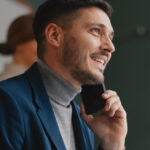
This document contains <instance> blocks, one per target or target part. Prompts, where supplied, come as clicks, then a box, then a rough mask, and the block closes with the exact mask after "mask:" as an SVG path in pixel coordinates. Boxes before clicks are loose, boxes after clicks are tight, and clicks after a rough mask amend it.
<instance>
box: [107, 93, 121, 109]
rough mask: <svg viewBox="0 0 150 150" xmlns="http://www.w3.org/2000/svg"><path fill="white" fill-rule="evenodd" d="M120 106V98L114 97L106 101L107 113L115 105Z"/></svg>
mask: <svg viewBox="0 0 150 150" xmlns="http://www.w3.org/2000/svg"><path fill="white" fill-rule="evenodd" d="M115 103H116V104H117V103H118V104H120V98H119V96H117V95H116V96H112V97H110V98H109V99H107V100H106V104H105V108H104V110H105V111H109V110H110V108H111V106H112V105H113V104H115Z"/></svg>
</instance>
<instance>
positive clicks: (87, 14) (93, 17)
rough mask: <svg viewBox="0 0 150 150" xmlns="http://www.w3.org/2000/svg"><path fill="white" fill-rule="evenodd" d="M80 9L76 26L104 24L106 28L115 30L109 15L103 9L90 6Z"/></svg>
mask: <svg viewBox="0 0 150 150" xmlns="http://www.w3.org/2000/svg"><path fill="white" fill-rule="evenodd" d="M78 11H79V13H80V17H78V18H77V19H75V20H74V22H73V26H75V27H76V28H77V27H78V26H82V25H86V24H91V25H94V24H103V25H104V26H105V28H106V29H108V30H110V31H111V32H112V31H113V27H112V25H111V22H110V19H109V17H108V15H107V14H106V13H105V12H104V11H103V10H102V9H100V8H98V7H88V8H80V9H79V10H78Z"/></svg>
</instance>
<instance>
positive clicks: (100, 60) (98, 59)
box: [94, 58, 105, 65]
mask: <svg viewBox="0 0 150 150" xmlns="http://www.w3.org/2000/svg"><path fill="white" fill-rule="evenodd" d="M94 60H96V61H98V62H100V63H102V64H103V65H104V63H105V62H104V60H103V59H100V58H94Z"/></svg>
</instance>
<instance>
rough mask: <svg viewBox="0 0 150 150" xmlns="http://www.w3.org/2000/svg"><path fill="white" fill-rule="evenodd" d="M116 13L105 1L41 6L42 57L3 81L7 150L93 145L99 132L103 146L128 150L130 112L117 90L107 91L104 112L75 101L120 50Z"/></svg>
mask: <svg viewBox="0 0 150 150" xmlns="http://www.w3.org/2000/svg"><path fill="white" fill-rule="evenodd" d="M110 14H111V7H110V6H109V4H108V3H107V2H105V1H103V0H55V1H54V0H53V1H47V2H45V3H44V4H42V5H41V6H40V7H39V9H38V10H37V12H36V15H35V20H34V24H33V28H34V33H35V37H36V40H37V43H38V57H39V60H38V61H37V63H35V64H33V66H32V67H31V68H30V69H29V70H28V71H27V72H25V73H24V74H23V75H21V76H18V77H15V78H13V79H9V80H7V81H3V82H1V83H0V120H1V122H0V135H1V136H0V148H1V149H7V150H9V149H11V150H12V149H15V150H23V149H25V150H37V149H39V150H56V149H57V150H93V149H94V144H93V143H94V142H93V140H94V139H93V132H94V133H95V134H96V135H97V136H98V138H99V140H100V147H101V148H99V149H100V150H101V149H103V150H124V145H125V137H126V133H127V121H126V113H125V111H124V109H123V107H122V105H121V102H120V98H119V96H118V95H117V94H116V92H114V91H111V90H107V91H105V92H104V93H103V94H102V97H103V98H104V99H105V100H106V105H105V107H104V109H103V110H102V111H101V115H100V116H98V117H93V116H92V115H87V114H86V113H85V110H84V106H83V105H81V112H80V109H79V108H78V106H77V105H76V104H75V102H73V99H74V97H75V96H76V95H77V94H78V93H79V92H80V91H81V90H82V89H81V86H82V85H84V84H100V83H102V82H103V81H104V76H103V72H104V69H105V67H106V65H107V63H108V62H109V60H110V58H111V54H112V53H113V52H114V46H113V43H112V39H113V28H112V26H111V23H110V20H109V16H110ZM80 114H81V116H82V118H81V117H80ZM88 127H89V128H88ZM91 130H92V131H91Z"/></svg>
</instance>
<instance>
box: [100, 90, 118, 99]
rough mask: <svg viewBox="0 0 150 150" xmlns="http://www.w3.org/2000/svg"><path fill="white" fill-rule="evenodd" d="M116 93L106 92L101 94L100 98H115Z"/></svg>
mask: <svg viewBox="0 0 150 150" xmlns="http://www.w3.org/2000/svg"><path fill="white" fill-rule="evenodd" d="M116 95H117V93H116V92H115V91H112V90H106V91H105V92H104V93H103V94H102V98H103V99H108V98H109V97H111V96H116Z"/></svg>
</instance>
